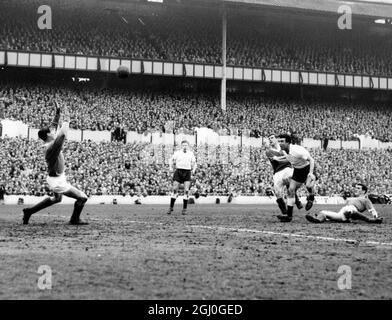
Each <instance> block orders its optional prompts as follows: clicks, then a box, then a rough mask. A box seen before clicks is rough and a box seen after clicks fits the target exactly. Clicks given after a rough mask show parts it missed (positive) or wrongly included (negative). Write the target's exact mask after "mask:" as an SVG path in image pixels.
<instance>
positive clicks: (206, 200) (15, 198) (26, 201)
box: [4, 195, 344, 205]
mask: <svg viewBox="0 0 392 320" xmlns="http://www.w3.org/2000/svg"><path fill="white" fill-rule="evenodd" d="M44 198H45V197H44V196H42V197H36V196H22V195H9V196H5V197H4V203H5V205H17V204H23V205H34V204H36V203H38V202H39V201H41V200H42V199H44ZM191 198H193V197H191ZM179 199H180V200H181V196H180V197H179ZM193 199H194V201H195V204H196V205H204V204H208V205H212V204H216V202H217V199H219V203H220V204H225V203H226V204H227V203H228V199H229V197H228V196H207V197H199V198H198V199H195V198H193ZM136 200H140V202H141V205H168V204H169V203H170V196H147V197H136V196H134V197H131V196H122V195H112V196H91V197H90V198H89V199H88V201H87V205H89V204H90V205H99V204H112V205H113V204H114V203H115V204H117V205H136V203H135V201H136ZM301 201H302V202H303V203H305V202H306V197H302V198H301ZM74 202H75V200H74V199H71V198H68V197H63V201H62V202H61V204H73V203H74ZM230 203H231V204H234V205H276V198H275V197H262V196H238V197H234V198H232V201H231V202H230ZM315 203H316V204H328V205H338V204H344V200H343V198H342V197H316V198H315ZM178 204H182V201H177V205H178ZM217 205H218V204H217Z"/></svg>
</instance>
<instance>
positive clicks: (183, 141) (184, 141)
mask: <svg viewBox="0 0 392 320" xmlns="http://www.w3.org/2000/svg"><path fill="white" fill-rule="evenodd" d="M183 143H186V144H189V142H188V140H182V141H181V144H183Z"/></svg>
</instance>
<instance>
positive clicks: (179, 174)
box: [173, 169, 191, 183]
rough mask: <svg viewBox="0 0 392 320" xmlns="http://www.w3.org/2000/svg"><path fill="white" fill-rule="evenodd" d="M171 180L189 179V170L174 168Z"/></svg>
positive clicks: (185, 180) (182, 180)
mask: <svg viewBox="0 0 392 320" xmlns="http://www.w3.org/2000/svg"><path fill="white" fill-rule="evenodd" d="M173 180H174V181H177V182H178V183H184V182H187V181H191V170H185V169H176V171H175V172H174V176H173Z"/></svg>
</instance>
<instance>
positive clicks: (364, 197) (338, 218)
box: [306, 183, 383, 223]
mask: <svg viewBox="0 0 392 320" xmlns="http://www.w3.org/2000/svg"><path fill="white" fill-rule="evenodd" d="M367 192H368V188H367V186H365V185H364V184H362V183H357V184H356V185H355V197H354V198H349V199H347V200H346V205H345V206H344V207H343V208H341V209H340V210H339V212H334V211H329V210H322V211H320V212H319V213H315V214H308V215H306V219H307V220H308V221H309V222H313V223H323V222H326V221H334V222H350V221H351V220H362V221H365V222H368V223H382V221H383V219H382V218H380V217H379V216H378V213H377V211H376V209H375V208H374V206H373V204H372V202H371V201H370V200H369V198H368V194H367ZM365 211H368V212H369V213H370V214H371V215H372V217H368V216H367V215H366V214H364V212H365Z"/></svg>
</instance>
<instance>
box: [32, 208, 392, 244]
mask: <svg viewBox="0 0 392 320" xmlns="http://www.w3.org/2000/svg"><path fill="white" fill-rule="evenodd" d="M37 216H41V217H48V215H37ZM51 216H56V217H59V218H64V219H68V218H69V217H66V216H59V215H51ZM88 219H89V220H92V221H109V222H115V221H114V220H112V219H105V218H103V219H99V218H88ZM127 222H128V223H135V224H136V223H139V224H147V225H157V226H163V225H165V223H163V222H151V221H138V220H127ZM185 227H190V228H199V229H209V230H218V231H225V232H243V233H259V234H265V235H272V236H282V237H292V238H304V239H313V240H322V241H332V242H346V243H352V244H361V243H363V244H367V245H374V246H387V247H392V242H380V241H372V240H366V241H361V240H356V239H347V238H334V237H323V236H314V235H307V234H300V233H289V232H277V231H268V230H258V229H246V228H232V227H222V226H202V225H195V224H186V225H185Z"/></svg>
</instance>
